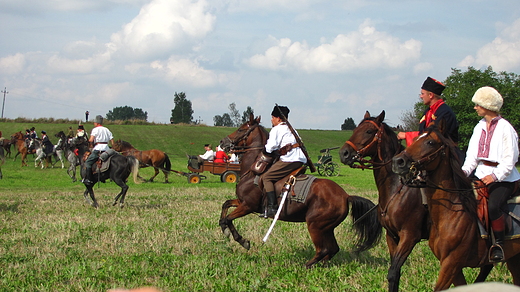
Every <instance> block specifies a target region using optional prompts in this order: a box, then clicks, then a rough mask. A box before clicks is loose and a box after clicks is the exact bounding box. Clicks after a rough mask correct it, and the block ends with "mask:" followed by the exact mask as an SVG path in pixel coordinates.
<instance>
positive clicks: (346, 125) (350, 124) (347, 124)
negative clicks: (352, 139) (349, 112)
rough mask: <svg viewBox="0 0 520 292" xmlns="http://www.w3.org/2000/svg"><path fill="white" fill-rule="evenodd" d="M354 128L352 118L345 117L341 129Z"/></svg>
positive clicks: (354, 124)
mask: <svg viewBox="0 0 520 292" xmlns="http://www.w3.org/2000/svg"><path fill="white" fill-rule="evenodd" d="M355 128H356V123H354V119H352V118H346V119H345V121H344V122H343V124H342V125H341V130H342V131H346V130H354V129H355Z"/></svg>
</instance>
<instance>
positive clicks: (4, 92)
mask: <svg viewBox="0 0 520 292" xmlns="http://www.w3.org/2000/svg"><path fill="white" fill-rule="evenodd" d="M6 89H7V87H4V91H0V92H2V93H3V94H4V101H3V102H2V119H3V118H4V106H5V95H6V94H8V93H9V91H6Z"/></svg>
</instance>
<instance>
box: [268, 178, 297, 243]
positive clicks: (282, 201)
mask: <svg viewBox="0 0 520 292" xmlns="http://www.w3.org/2000/svg"><path fill="white" fill-rule="evenodd" d="M293 179H294V176H291V177H290V178H289V180H288V181H287V182H286V183H285V185H284V187H283V195H282V200H281V201H280V205H279V206H278V210H276V214H275V215H274V218H273V222H272V223H271V226H269V229H268V230H267V233H266V234H265V236H264V238H263V239H262V241H263V242H264V243H265V242H266V241H267V239H268V238H269V234H271V232H272V231H273V228H274V225H275V224H276V221H278V217H280V213H281V212H282V208H283V204H284V203H285V200H286V199H287V194H289V190H290V189H291V183H290V182H291V181H293Z"/></svg>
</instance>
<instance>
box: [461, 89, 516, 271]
mask: <svg viewBox="0 0 520 292" xmlns="http://www.w3.org/2000/svg"><path fill="white" fill-rule="evenodd" d="M471 101H473V102H474V103H475V107H474V109H475V111H476V112H477V114H478V115H479V116H481V117H482V119H481V120H480V121H479V122H478V124H477V125H476V126H475V128H474V129H473V134H472V136H471V139H470V141H469V145H468V151H467V153H466V160H465V161H464V165H463V166H462V170H463V171H464V173H465V174H466V175H467V176H469V175H471V173H472V172H473V171H474V170H475V176H477V177H478V178H479V179H480V180H481V181H482V182H483V183H484V184H485V185H486V186H487V189H488V192H489V202H488V213H489V219H490V220H491V229H492V230H493V235H494V238H495V242H494V244H493V246H492V247H491V251H490V261H493V262H497V261H502V260H503V259H504V252H503V250H502V245H503V244H504V237H505V218H504V214H503V212H502V211H501V209H500V207H502V206H503V205H505V204H506V202H507V200H508V199H509V197H510V196H511V195H512V193H513V190H514V187H515V182H516V181H517V180H520V174H519V173H518V170H517V169H516V167H515V164H516V162H517V161H518V134H517V133H516V131H515V129H514V128H513V126H512V125H511V124H510V123H509V122H508V121H507V120H506V119H504V118H502V116H500V114H499V111H500V108H501V107H502V104H503V99H502V96H501V95H500V93H499V92H498V91H497V90H496V89H494V88H493V87H489V86H485V87H481V88H479V89H478V90H477V91H476V92H475V94H474V95H473V98H472V99H471Z"/></svg>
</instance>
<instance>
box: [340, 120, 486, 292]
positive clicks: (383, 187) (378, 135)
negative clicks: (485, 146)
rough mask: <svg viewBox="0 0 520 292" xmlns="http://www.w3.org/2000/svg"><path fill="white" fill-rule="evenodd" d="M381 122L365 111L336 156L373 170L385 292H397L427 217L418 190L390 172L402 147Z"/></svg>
mask: <svg viewBox="0 0 520 292" xmlns="http://www.w3.org/2000/svg"><path fill="white" fill-rule="evenodd" d="M384 119H385V111H382V112H381V114H380V115H379V116H378V117H375V118H374V117H371V116H370V113H369V112H368V111H367V112H366V113H365V116H364V117H363V120H362V121H361V122H360V123H359V125H358V126H357V127H356V128H355V129H354V131H353V133H352V136H351V137H350V139H349V140H348V141H347V142H346V143H345V145H343V147H342V148H341V149H340V151H339V156H340V160H341V162H342V163H344V164H346V165H349V166H350V167H352V168H361V169H373V170H374V179H375V182H376V186H377V190H378V192H379V204H378V215H379V221H380V222H381V225H383V227H384V228H385V229H386V243H387V245H388V250H389V252H390V268H389V269H388V275H387V279H388V290H389V291H391V292H394V291H399V281H400V278H401V267H402V266H403V264H404V263H405V261H406V259H407V258H408V256H409V255H410V253H411V252H412V250H413V248H414V247H415V245H416V244H417V243H418V242H419V241H420V240H421V239H428V234H429V231H428V230H429V226H428V221H429V220H428V218H429V217H428V210H427V209H426V208H425V205H423V202H422V197H421V191H420V189H419V188H411V187H408V186H405V185H403V184H402V183H401V180H400V177H399V175H398V174H396V173H394V172H393V171H392V165H391V162H392V158H393V157H394V156H395V155H397V154H399V153H400V152H401V151H402V150H403V149H404V147H403V146H402V144H401V143H400V142H399V140H398V139H397V135H396V134H395V132H394V131H393V130H392V129H391V128H390V127H389V126H388V125H387V124H386V123H384V122H383V121H384ZM365 157H371V159H370V160H366V159H365ZM492 268H493V266H492V265H489V266H486V267H485V268H483V269H482V270H481V272H480V274H479V276H478V277H477V279H476V282H481V281H484V280H485V279H486V277H487V275H488V274H489V272H490V271H491V269H492Z"/></svg>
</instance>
